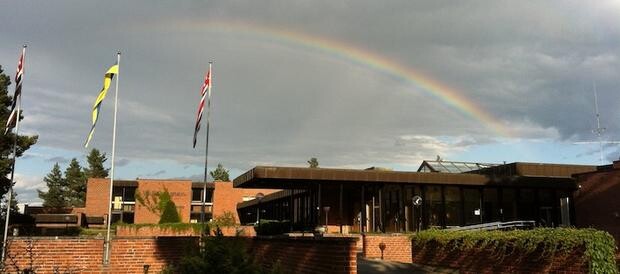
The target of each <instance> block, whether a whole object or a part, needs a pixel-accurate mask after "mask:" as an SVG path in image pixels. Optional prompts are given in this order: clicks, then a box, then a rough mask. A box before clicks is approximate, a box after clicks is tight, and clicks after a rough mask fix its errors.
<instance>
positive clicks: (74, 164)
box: [65, 158, 86, 207]
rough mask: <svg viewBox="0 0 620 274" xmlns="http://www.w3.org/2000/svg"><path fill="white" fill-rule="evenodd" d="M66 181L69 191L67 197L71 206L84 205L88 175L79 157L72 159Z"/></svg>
mask: <svg viewBox="0 0 620 274" xmlns="http://www.w3.org/2000/svg"><path fill="white" fill-rule="evenodd" d="M65 182H66V184H67V192H66V193H65V198H66V200H67V202H68V205H69V206H72V207H83V206H84V201H85V199H86V176H84V172H83V171H82V167H81V166H80V163H79V162H78V161H77V159H75V158H73V159H71V163H69V166H68V167H67V169H66V170H65Z"/></svg>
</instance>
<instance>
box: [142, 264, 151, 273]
mask: <svg viewBox="0 0 620 274" xmlns="http://www.w3.org/2000/svg"><path fill="white" fill-rule="evenodd" d="M150 267H151V266H150V265H148V264H145V265H144V266H143V268H144V274H147V273H149V268H150Z"/></svg>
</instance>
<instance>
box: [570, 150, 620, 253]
mask: <svg viewBox="0 0 620 274" xmlns="http://www.w3.org/2000/svg"><path fill="white" fill-rule="evenodd" d="M617 164H618V162H614V167H615V168H618V167H617ZM577 184H579V185H580V186H581V188H580V189H579V190H578V191H576V192H575V196H574V197H575V199H574V200H575V222H576V224H577V227H584V228H586V227H593V228H596V229H600V230H604V231H607V232H609V234H611V235H612V236H613V237H614V238H615V239H616V244H618V245H620V199H618V196H620V169H612V170H609V171H602V172H597V173H587V174H583V175H578V176H577Z"/></svg>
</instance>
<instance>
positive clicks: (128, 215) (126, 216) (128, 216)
mask: <svg viewBox="0 0 620 274" xmlns="http://www.w3.org/2000/svg"><path fill="white" fill-rule="evenodd" d="M122 216H123V217H122V219H123V223H126V224H133V219H134V214H133V212H123V214H122Z"/></svg>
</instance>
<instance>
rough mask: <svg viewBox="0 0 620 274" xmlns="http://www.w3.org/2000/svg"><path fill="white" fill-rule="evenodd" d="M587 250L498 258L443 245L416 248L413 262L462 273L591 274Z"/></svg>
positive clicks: (483, 252) (480, 252)
mask: <svg viewBox="0 0 620 274" xmlns="http://www.w3.org/2000/svg"><path fill="white" fill-rule="evenodd" d="M583 252H584V249H578V250H573V251H572V252H571V253H570V254H568V255H559V254H556V255H555V256H553V257H549V256H544V255H543V254H541V251H536V252H534V253H532V254H529V255H523V254H520V253H519V252H515V253H513V254H510V255H509V256H507V257H504V258H498V257H497V256H496V255H494V254H492V252H490V251H488V250H483V249H481V250H477V251H474V252H461V251H460V250H453V249H452V248H451V247H446V246H442V245H440V244H439V243H435V244H428V245H426V246H424V247H422V248H416V247H415V246H414V248H413V262H414V263H419V264H424V265H431V266H439V267H448V268H455V269H458V270H459V273H565V274H570V273H588V271H589V270H588V269H589V268H588V262H587V261H585V260H584V259H583Z"/></svg>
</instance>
